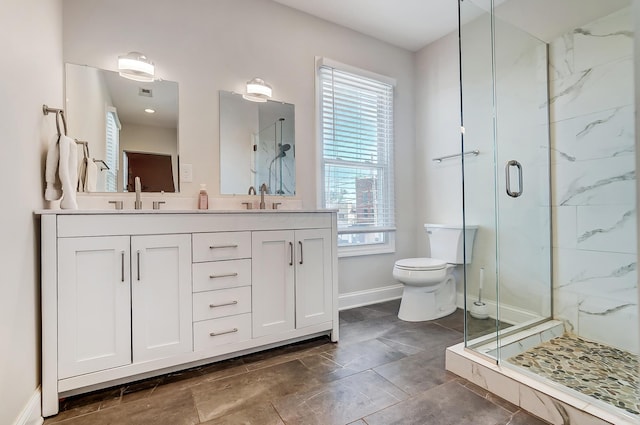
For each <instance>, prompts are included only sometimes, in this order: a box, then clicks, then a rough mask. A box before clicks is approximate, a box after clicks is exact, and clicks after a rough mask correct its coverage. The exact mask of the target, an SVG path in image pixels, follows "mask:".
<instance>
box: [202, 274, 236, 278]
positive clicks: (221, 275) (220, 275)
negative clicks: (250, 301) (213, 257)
mask: <svg viewBox="0 0 640 425" xmlns="http://www.w3.org/2000/svg"><path fill="white" fill-rule="evenodd" d="M235 276H238V273H222V274H210V275H209V279H219V278H221V277H235Z"/></svg>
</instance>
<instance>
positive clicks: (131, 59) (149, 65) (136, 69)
mask: <svg viewBox="0 0 640 425" xmlns="http://www.w3.org/2000/svg"><path fill="white" fill-rule="evenodd" d="M118 71H119V72H120V76H121V77H124V78H128V79H130V80H134V81H141V82H152V81H154V80H155V66H154V65H153V62H151V61H150V60H149V58H147V57H146V56H145V55H143V54H142V53H140V52H129V53H127V54H126V55H124V56H118Z"/></svg>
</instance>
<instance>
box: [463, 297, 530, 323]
mask: <svg viewBox="0 0 640 425" xmlns="http://www.w3.org/2000/svg"><path fill="white" fill-rule="evenodd" d="M473 301H475V298H471V299H469V300H468V302H469V305H471V303H473ZM482 302H484V303H485V304H486V305H487V307H488V309H489V317H491V318H492V319H495V318H496V310H497V306H496V302H495V301H493V300H486V299H483V300H482ZM456 303H457V305H458V307H459V308H464V294H463V293H461V292H458V294H457V299H456ZM537 319H540V316H538V315H536V314H533V313H531V312H529V311H526V310H522V309H520V308H517V307H514V306H511V305H504V304H503V305H501V306H500V320H501V321H502V322H505V323H509V324H511V325H515V324H518V323H524V322H529V321H535V320H537Z"/></svg>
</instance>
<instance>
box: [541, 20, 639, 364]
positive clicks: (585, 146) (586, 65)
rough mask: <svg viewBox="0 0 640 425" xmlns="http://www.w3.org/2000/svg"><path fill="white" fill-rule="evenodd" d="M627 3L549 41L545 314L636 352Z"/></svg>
mask: <svg viewBox="0 0 640 425" xmlns="http://www.w3.org/2000/svg"><path fill="white" fill-rule="evenodd" d="M632 55H633V34H632V22H631V12H630V10H629V9H628V8H625V9H622V10H620V11H618V12H616V13H614V14H611V15H609V16H606V17H603V18H601V19H599V20H597V21H594V22H592V23H590V24H588V25H584V26H582V27H580V28H575V29H573V30H572V31H570V32H568V33H566V34H564V35H563V36H561V37H559V38H557V39H556V40H554V41H553V42H551V43H550V45H549V62H550V63H549V79H550V81H549V84H550V88H549V90H550V100H549V108H550V118H551V119H550V121H551V147H552V152H551V167H552V187H553V190H552V194H553V195H552V216H553V234H554V236H553V264H554V276H553V282H554V293H553V296H554V317H555V318H556V319H560V320H563V321H564V322H565V324H566V325H567V327H568V328H569V329H570V330H572V331H573V332H574V333H576V334H578V335H580V336H582V337H585V338H588V339H592V340H595V341H598V342H602V343H605V344H609V345H612V346H614V347H618V348H622V349H625V350H628V351H631V352H634V353H638V352H639V343H638V337H637V335H638V332H637V328H638V305H637V299H638V298H637V291H638V288H637V257H636V209H635V202H636V200H635V193H636V192H635V187H636V172H635V150H634V149H635V139H634V138H635V129H634V111H635V109H634V98H633V92H634V90H633V56H632Z"/></svg>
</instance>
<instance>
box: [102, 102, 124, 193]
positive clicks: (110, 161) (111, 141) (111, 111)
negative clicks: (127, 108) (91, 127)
mask: <svg viewBox="0 0 640 425" xmlns="http://www.w3.org/2000/svg"><path fill="white" fill-rule="evenodd" d="M106 127H107V135H106V138H107V140H106V142H107V143H106V147H107V151H106V155H105V156H106V158H105V162H106V163H107V166H108V167H109V169H108V170H105V172H106V176H105V191H106V192H117V191H118V188H117V186H118V169H119V167H118V165H119V164H118V152H120V128H121V127H120V120H119V119H118V113H117V112H116V109H115V108H111V107H109V108H107V125H106Z"/></svg>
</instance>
